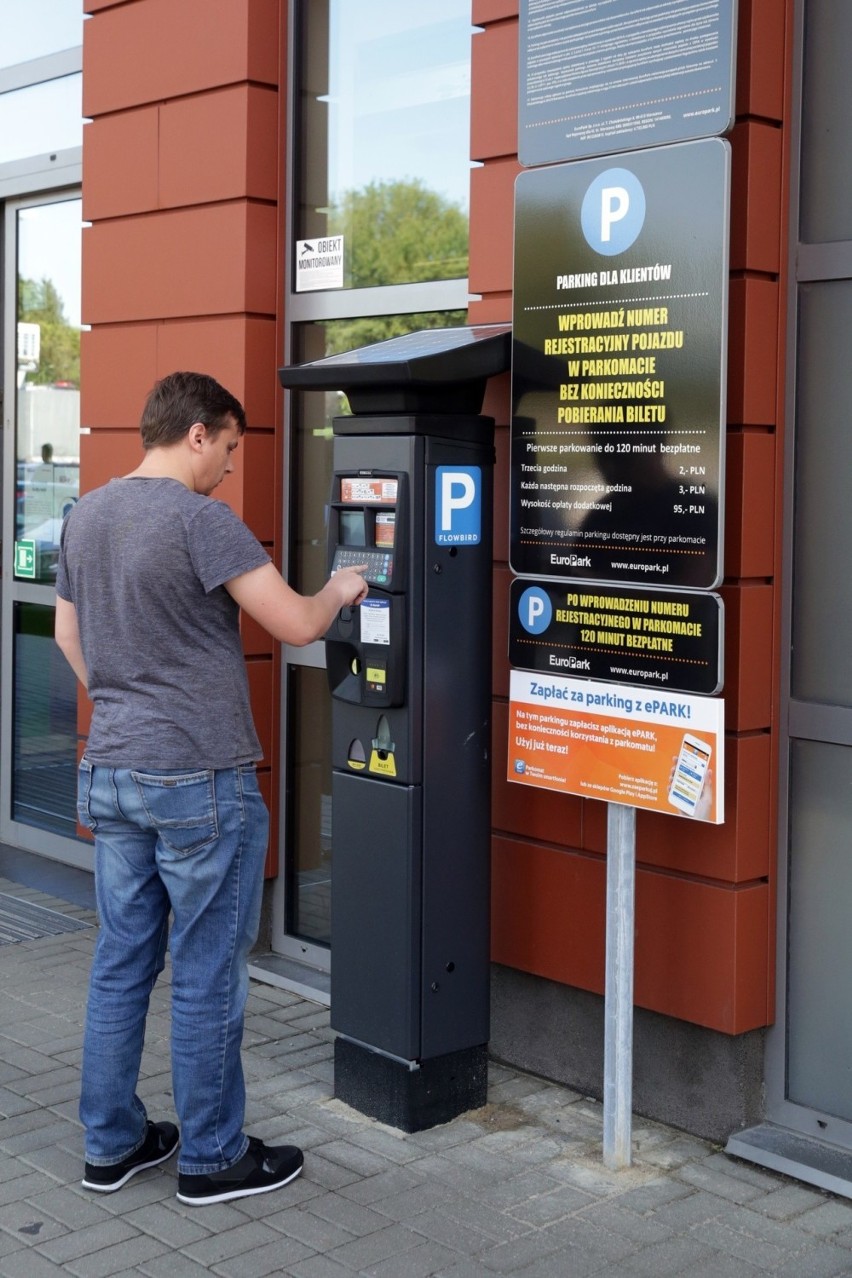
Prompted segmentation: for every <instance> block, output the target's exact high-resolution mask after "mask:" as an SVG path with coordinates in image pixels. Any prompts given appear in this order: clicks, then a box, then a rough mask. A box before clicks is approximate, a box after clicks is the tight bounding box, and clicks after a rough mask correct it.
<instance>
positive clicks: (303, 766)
mask: <svg viewBox="0 0 852 1278" xmlns="http://www.w3.org/2000/svg"><path fill="white" fill-rule="evenodd" d="M290 707H291V711H290V724H291V730H292V734H293V736H292V755H291V758H292V773H291V775H292V779H293V781H292V787H291V790H290V805H289V824H290V838H289V840H288V843H289V846H290V848H291V849H292V850H293V855H291V856H289V857H288V858H287V875H288V881H287V903H288V919H287V932H288V933H289V934H290V935H292V936H298V937H301V938H302V939H304V940H309V941H314V942H317V943H319V944H321V945H328V944H329V941H330V939H331V763H330V741H331V699H330V697H329V695H328V685H327V683H326V674H325V671H324V670H317V669H313V668H312V667H310V666H291V667H290Z"/></svg>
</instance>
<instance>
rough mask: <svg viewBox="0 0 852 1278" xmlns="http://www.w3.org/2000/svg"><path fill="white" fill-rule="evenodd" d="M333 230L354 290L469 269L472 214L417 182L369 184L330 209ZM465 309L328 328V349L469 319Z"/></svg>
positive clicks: (376, 318)
mask: <svg viewBox="0 0 852 1278" xmlns="http://www.w3.org/2000/svg"><path fill="white" fill-rule="evenodd" d="M328 229H329V234H332V235H343V236H344V243H345V246H346V263H347V283H348V284H349V286H350V287H351V288H376V287H378V286H380V285H387V284H417V283H422V282H424V281H429V280H451V279H461V278H463V277H464V276H466V275H467V265H468V218H467V214H466V213H465V212H464V210H463V209H461V208H460V207H459V206H458V205H456V204H453V203H451V202H450V201H449V200H447V199H445V198H444V197H443V196H441V195H439V194H438V193H437V192H435V191H431V190H429V188H428V187H426V186H424V184H423V183H422V182H420V181H419V180H409V181H398V182H371V183H369V185H367V186H365V187H363V188H362V189H361V190H358V191H347V192H346V193H345V194H344V195H343V196H342V197H341V199H340V200H339V201H338V202H337V203H336V204H334V205H332V207H331V209H330V210H329V218H328ZM465 319H466V313H465V312H464V311H444V312H441V313H440V314H439V315H437V316H436V315H435V313H434V312H430V313H429V314H428V315H426V314H423V315H412V314H409V315H390V316H388V315H379V316H365V317H361V318H358V319H352V320H344V321H337V322H336V323H335V324H334V325H332V326H330V329H329V333H328V337H329V344H328V346H327V348H326V350H327V354H329V355H332V354H336V353H338V352H340V351H347V350H355V349H356V348H357V347H359V346H368V345H371V344H372V343H373V342H382V341H385V340H386V339H388V338H390V337H398V336H400V335H401V334H403V333H410V332H414V331H416V330H417V329H418V328H427V327H428V328H439V327H441V328H450V327H455V326H456V325H458V324H464V322H465Z"/></svg>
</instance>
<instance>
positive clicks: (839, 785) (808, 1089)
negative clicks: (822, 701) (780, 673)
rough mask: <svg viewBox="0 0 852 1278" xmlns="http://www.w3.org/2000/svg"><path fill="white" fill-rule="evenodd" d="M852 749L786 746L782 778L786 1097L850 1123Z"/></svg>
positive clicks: (817, 744) (805, 744) (802, 743)
mask: <svg viewBox="0 0 852 1278" xmlns="http://www.w3.org/2000/svg"><path fill="white" fill-rule="evenodd" d="M850 787H852V750H850V749H849V748H848V747H846V746H839V745H827V744H824V743H823V742H817V741H796V742H794V743H793V751H792V767H791V777H790V813H791V819H790V886H789V902H790V906H789V910H790V914H789V953H790V954H791V955H795V962H793V961H791V962H790V963H789V964H788V976H787V981H788V984H787V1000H788V1008H787V1015H788V1022H787V1031H788V1041H789V1052H790V1055H789V1064H788V1069H789V1074H788V1086H789V1096H790V1099H791V1100H792V1101H794V1102H795V1103H797V1104H800V1105H808V1106H813V1107H815V1108H818V1109H821V1110H823V1111H824V1112H826V1113H828V1114H836V1115H837V1116H838V1117H839V1118H843V1119H845V1120H846V1121H847V1122H852V1091H850V1087H849V1082H850V1078H849V1061H850V1059H851V1058H852V1057H850V1053H852V985H850V983H849V980H848V955H849V902H850V900H852V857H850V856H849V792H850Z"/></svg>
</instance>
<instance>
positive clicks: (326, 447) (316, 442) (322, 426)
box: [289, 311, 466, 594]
mask: <svg viewBox="0 0 852 1278" xmlns="http://www.w3.org/2000/svg"><path fill="white" fill-rule="evenodd" d="M465 320H466V313H465V312H464V311H436V312H433V313H430V314H415V315H372V316H367V317H364V318H360V319H351V320H329V321H327V322H317V323H314V324H300V325H299V326H298V328H297V329H294V352H293V363H294V364H304V363H307V362H308V361H312V360H317V359H323V358H324V357H325V356H326V355H337V354H339V353H340V352H341V351H352V350H357V348H358V347H360V346H368V345H371V344H372V343H373V342H381V341H384V340H385V339H386V338H389V337H399V336H401V335H402V334H403V333H416V332H417V331H418V330H420V329H429V328H455V327H457V326H458V325H460V324H464V323H465ZM348 413H349V403H348V401H347V399H346V396H345V395H344V394H342V392H338V391H328V392H326V391H307V392H302V393H299V394H294V395H293V396H292V400H291V416H290V420H291V422H292V425H293V444H292V450H293V451H292V461H291V466H290V475H291V487H290V502H291V518H290V527H291V528H292V529H293V537H294V540H293V543H292V545H291V555H290V572H289V581H290V584H291V585H292V586H293V587H294V588H295V589H296V590H299V591H301V592H302V593H304V594H314V593H315V592H316V591H317V590H320V589H321V588H322V586H323V583H324V582H325V580H326V576H327V564H326V542H325V538H326V513H327V512H326V506H327V503H328V497H329V492H330V491H331V448H332V437H333V430H332V421H333V420H334V418H335V417H345V416H347V415H348Z"/></svg>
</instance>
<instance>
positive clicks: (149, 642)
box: [56, 479, 269, 771]
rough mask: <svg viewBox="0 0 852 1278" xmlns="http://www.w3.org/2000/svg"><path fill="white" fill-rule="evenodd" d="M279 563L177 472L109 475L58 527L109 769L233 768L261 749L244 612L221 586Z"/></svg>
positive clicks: (95, 751)
mask: <svg viewBox="0 0 852 1278" xmlns="http://www.w3.org/2000/svg"><path fill="white" fill-rule="evenodd" d="M268 562H269V555H268V554H267V553H266V551H265V550H264V548H263V547H262V546H261V544H260V542H259V541H258V540H257V538H256V537H255V536H254V534H253V533H252V532H250V531H249V529H248V528H247V527H246V526H245V524H244V523H243V522H242V521H241V520H240V519H238V518H237V516H236V515H235V514H234V513H233V511H231V510H230V508H229V507H228V506H226V505H225V504H224V502H221V501H214V500H213V499H212V498H210V497H204V496H202V495H201V494H200V493H194V492H191V491H190V490H189V489H188V488H186V487H185V486H184V485H183V484H181V483H180V482H179V481H178V480H175V479H113V480H111V481H110V482H109V483H108V484H106V485H104V487H103V488H98V489H95V490H94V491H93V492H91V493H87V494H86V496H84V497H82V498H81V499H80V501H79V502H78V503H77V505H76V506H75V507H74V509H73V510H72V511H71V513H70V514H69V516H68V518H67V519H66V520H65V524H64V526H63V529H62V540H61V551H60V556H59V569H58V572H57V578H56V590H57V593H58V594H59V595H60V596H61V597H62V598H63V599H66V600H68V601H70V602H71V603H73V604H74V607H75V609H76V612H77V619H78V623H79V627H80V640H81V644H82V649H83V657H84V659H85V662H86V671H87V673H88V677H89V696H90V697H91V699H92V701H93V703H94V712H93V715H92V726H91V731H90V733H89V739H88V743H87V745H86V756H87V758H88V759H89V760H90V761H91V762H92V763H97V764H102V765H105V766H107V767H130V768H148V769H150V770H152V771H156V770H163V769H171V768H230V767H235V766H236V765H237V764H240V763H250V762H252V761H253V760H256V759H259V758H260V757H261V754H262V751H261V747H260V742H259V741H258V738H257V733H256V731H255V728H254V722H253V720H252V715H251V709H250V705H249V692H248V679H247V676H246V667H245V660H244V657H243V650H242V644H241V642H240V634H239V624H238V618H239V609H238V607H237V605H236V604H235V603H234V601H233V599H232V598H231V596H230V595H229V594H228V592H227V590H225V588H224V586H223V584H222V583H223V582H226V581H230V580H231V579H232V578H233V577H238V576H239V575H240V574H241V573H244V572H249V571H250V570H251V569H253V568H260V567H262V566H263V565H264V564H266V563H268Z"/></svg>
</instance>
